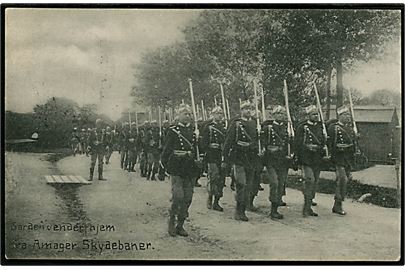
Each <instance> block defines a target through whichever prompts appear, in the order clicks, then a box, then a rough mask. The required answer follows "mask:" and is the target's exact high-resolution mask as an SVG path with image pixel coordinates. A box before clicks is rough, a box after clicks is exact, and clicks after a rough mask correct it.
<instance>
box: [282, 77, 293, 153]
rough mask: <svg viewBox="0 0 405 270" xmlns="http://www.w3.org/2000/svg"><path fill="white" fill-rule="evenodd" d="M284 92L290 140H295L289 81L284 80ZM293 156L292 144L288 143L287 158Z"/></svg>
mask: <svg viewBox="0 0 405 270" xmlns="http://www.w3.org/2000/svg"><path fill="white" fill-rule="evenodd" d="M283 92H284V100H285V109H286V112H287V133H288V136H289V137H290V138H294V128H293V125H292V120H291V115H290V107H289V104H288V87H287V81H286V80H284V88H283ZM292 156H293V153H292V151H291V144H290V143H288V145H287V158H288V159H291V158H292Z"/></svg>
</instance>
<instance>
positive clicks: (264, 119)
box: [262, 89, 266, 122]
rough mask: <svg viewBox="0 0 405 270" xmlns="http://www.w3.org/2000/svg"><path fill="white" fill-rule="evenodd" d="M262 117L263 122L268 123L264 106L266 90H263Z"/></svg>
mask: <svg viewBox="0 0 405 270" xmlns="http://www.w3.org/2000/svg"><path fill="white" fill-rule="evenodd" d="M262 117H263V122H264V121H266V106H265V104H264V89H262Z"/></svg>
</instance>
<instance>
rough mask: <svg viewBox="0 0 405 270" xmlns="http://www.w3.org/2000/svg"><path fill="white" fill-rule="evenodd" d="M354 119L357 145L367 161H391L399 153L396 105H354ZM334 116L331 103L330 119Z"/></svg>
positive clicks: (398, 121) (333, 107)
mask: <svg viewBox="0 0 405 270" xmlns="http://www.w3.org/2000/svg"><path fill="white" fill-rule="evenodd" d="M353 110H354V120H355V121H356V124H357V129H358V131H359V134H360V138H359V145H360V148H361V150H362V151H363V152H364V154H365V156H366V157H367V158H368V161H369V162H372V163H379V164H385V163H391V162H392V159H393V158H398V157H399V156H400V154H401V152H400V151H401V135H402V126H401V125H400V119H399V117H398V113H397V108H396V107H388V106H376V105H365V106H354V108H353ZM334 118H336V106H334V105H331V108H330V119H334Z"/></svg>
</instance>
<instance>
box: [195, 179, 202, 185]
mask: <svg viewBox="0 0 405 270" xmlns="http://www.w3.org/2000/svg"><path fill="white" fill-rule="evenodd" d="M194 186H195V187H201V184H200V183H198V179H197V180H195V184H194Z"/></svg>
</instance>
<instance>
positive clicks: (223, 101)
mask: <svg viewBox="0 0 405 270" xmlns="http://www.w3.org/2000/svg"><path fill="white" fill-rule="evenodd" d="M219 86H220V87H221V97H222V107H223V110H224V116H225V128H227V127H228V119H227V117H226V104H225V95H224V88H223V87H222V83H219Z"/></svg>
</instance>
